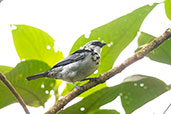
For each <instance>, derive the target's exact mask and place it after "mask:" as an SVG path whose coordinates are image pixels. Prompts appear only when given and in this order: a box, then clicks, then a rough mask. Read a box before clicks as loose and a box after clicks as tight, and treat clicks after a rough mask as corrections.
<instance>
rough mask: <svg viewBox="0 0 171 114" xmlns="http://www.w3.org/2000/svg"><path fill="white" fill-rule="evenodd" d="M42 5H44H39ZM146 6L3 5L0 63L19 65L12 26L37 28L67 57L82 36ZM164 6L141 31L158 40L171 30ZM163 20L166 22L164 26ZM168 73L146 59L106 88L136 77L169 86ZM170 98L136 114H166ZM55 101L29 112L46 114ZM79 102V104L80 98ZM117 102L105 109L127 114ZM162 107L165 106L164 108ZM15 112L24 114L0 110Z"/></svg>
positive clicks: (129, 50)
mask: <svg viewBox="0 0 171 114" xmlns="http://www.w3.org/2000/svg"><path fill="white" fill-rule="evenodd" d="M40 2H41V3H42V4H40ZM153 2H157V1H156V0H155V1H150V4H151V3H153ZM147 3H149V1H148V0H146V1H141V0H131V1H124V0H123V1H122V0H121V1H113V0H109V1H108V2H107V1H105V0H103V1H98V0H94V1H91V0H90V1H83V2H80V1H79V0H73V1H69V0H64V1H62V2H59V1H57V2H56V1H55V0H53V1H51V2H49V1H39V0H37V1H31V0H30V1H22V0H16V1H10V0H6V1H3V2H2V3H1V4H0V6H1V7H0V17H2V18H1V22H0V25H1V26H0V31H4V32H1V34H0V35H1V36H0V46H1V47H0V51H1V55H2V56H1V58H0V63H1V64H3V65H10V66H13V67H14V66H15V65H16V64H17V63H18V62H19V61H20V60H19V58H18V56H17V54H16V52H15V48H14V46H13V41H12V36H11V31H10V30H9V29H10V28H9V24H11V23H15V24H23V23H24V24H28V25H31V26H35V27H37V28H41V29H42V30H44V31H46V32H47V33H49V34H50V35H51V36H52V37H53V38H54V39H55V41H56V42H55V44H56V45H55V49H58V48H60V50H62V52H64V56H67V54H68V52H69V50H70V48H71V46H72V45H73V43H74V42H75V40H76V39H77V38H78V37H80V36H81V35H82V34H83V33H85V34H86V35H88V34H89V31H90V30H91V29H94V28H96V27H98V26H100V25H103V24H105V23H108V22H109V21H112V20H113V19H115V18H117V17H120V16H122V15H125V14H127V13H129V12H131V11H132V10H135V9H136V8H139V7H141V6H143V5H146V4H147ZM163 6H164V4H161V5H158V6H157V7H156V8H155V11H152V12H151V14H150V15H149V16H148V17H147V19H146V20H145V21H144V23H143V25H142V27H141V29H140V31H143V32H147V33H150V34H152V35H155V36H159V35H161V34H162V33H163V31H164V30H165V29H166V28H169V27H170V22H169V20H168V19H167V18H166V16H165V12H164V7H163ZM30 7H31V8H30ZM37 7H39V8H37ZM106 12H107V13H106ZM159 17H160V18H159ZM154 20H155V21H154ZM161 20H163V21H162V22H161ZM161 23H162V24H161ZM64 41H67V42H64ZM136 47H137V42H136V41H134V42H132V43H131V44H130V46H129V47H128V48H127V49H126V50H124V51H123V52H122V53H121V55H120V56H119V58H118V60H117V61H116V63H115V65H117V64H119V63H121V62H122V61H123V60H125V59H126V58H127V57H129V56H131V55H132V54H133V53H134V50H132V49H136ZM9 55H13V57H12V58H11V56H9ZM125 55H126V56H125ZM147 64H148V66H147ZM159 64H160V65H159ZM135 68H136V70H135ZM151 68H153V69H151ZM169 69H170V67H169V66H167V65H165V64H161V63H156V62H154V61H150V60H149V59H148V58H144V59H143V60H141V61H138V62H137V63H135V64H134V65H132V66H130V67H129V68H127V69H126V70H125V71H123V72H122V74H120V75H119V76H116V77H114V78H113V79H111V80H109V81H108V82H107V84H108V85H109V86H112V85H116V84H118V83H120V82H122V80H123V79H124V78H125V77H126V76H128V75H132V74H136V73H142V74H147V75H155V76H156V77H157V78H159V79H161V80H163V81H164V82H166V83H167V84H170V78H169V76H167V74H168V72H169ZM161 70H162V72H161ZM170 95H171V93H170V92H168V93H166V94H164V95H162V96H161V97H159V98H157V99H155V100H154V101H153V102H150V103H148V104H146V106H143V107H142V108H140V109H139V110H137V111H135V112H134V113H135V114H140V113H141V112H144V111H145V112H149V114H150V113H154V112H156V113H160V112H163V110H164V109H165V108H166V107H167V106H168V104H169V103H170V101H169V100H168V99H169V98H170ZM53 100H54V98H52V99H50V101H49V102H48V103H47V104H46V105H45V109H43V108H42V107H40V108H36V109H35V108H32V107H29V109H31V110H32V111H33V112H36V111H40V110H41V111H42V112H44V111H45V110H47V109H48V108H49V107H50V106H52V105H53ZM76 100H79V98H78V99H76ZM76 100H75V101H76ZM75 101H74V102H75ZM118 102H119V99H118V101H115V102H112V103H110V104H108V105H107V106H104V107H105V108H106V107H109V106H112V105H115V106H116V107H115V108H116V109H117V110H118V111H120V112H121V113H122V112H124V111H123V109H122V108H121V105H120V104H119V105H116V104H118ZM159 102H160V103H159ZM162 102H163V103H162ZM72 103H73V102H71V103H70V104H72ZM157 104H158V105H157ZM160 104H163V105H162V106H163V107H162V108H161V106H160ZM16 108H17V109H19V110H17V111H19V112H22V109H21V108H20V106H19V105H18V104H12V105H10V106H8V107H6V108H3V109H1V110H0V112H2V113H3V112H8V111H9V109H10V110H11V112H13V111H14V110H15V109H16ZM12 109H13V111H12ZM20 109H21V110H20ZM156 109H157V110H156ZM15 112H16V110H15ZM16 113H17V112H16Z"/></svg>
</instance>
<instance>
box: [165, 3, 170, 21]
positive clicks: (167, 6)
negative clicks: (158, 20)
mask: <svg viewBox="0 0 171 114" xmlns="http://www.w3.org/2000/svg"><path fill="white" fill-rule="evenodd" d="M165 12H166V16H167V17H168V19H170V20H171V0H165Z"/></svg>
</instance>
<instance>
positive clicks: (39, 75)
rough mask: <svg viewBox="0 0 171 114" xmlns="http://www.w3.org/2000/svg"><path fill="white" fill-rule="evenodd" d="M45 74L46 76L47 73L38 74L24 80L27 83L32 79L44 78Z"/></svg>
mask: <svg viewBox="0 0 171 114" xmlns="http://www.w3.org/2000/svg"><path fill="white" fill-rule="evenodd" d="M47 74H48V72H43V73H40V74H36V75H33V76H29V77H27V78H26V79H27V80H28V81H30V80H34V79H38V78H43V77H46V76H47Z"/></svg>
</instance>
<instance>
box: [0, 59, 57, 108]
mask: <svg viewBox="0 0 171 114" xmlns="http://www.w3.org/2000/svg"><path fill="white" fill-rule="evenodd" d="M49 69H50V66H49V65H47V64H46V63H44V62H42V61H37V60H28V61H24V62H21V63H19V64H17V66H16V67H15V68H13V69H12V70H11V71H9V72H7V73H5V76H6V78H7V79H8V80H9V81H10V82H11V84H12V85H13V86H14V88H15V89H16V90H17V92H18V93H19V94H20V95H21V97H22V98H23V100H24V101H25V103H26V104H27V105H30V106H34V107H39V106H44V103H45V102H46V101H47V100H48V99H49V98H50V97H51V94H50V93H52V92H51V91H53V89H54V87H55V86H57V85H58V86H59V85H60V83H58V81H56V80H53V79H46V78H41V79H39V80H33V81H27V80H26V79H25V78H26V77H27V76H30V75H33V74H36V73H40V72H43V71H46V70H49ZM0 91H1V92H0V108H2V107H5V106H7V105H9V104H12V103H14V102H17V100H16V99H15V97H14V96H13V94H12V93H11V92H10V90H9V89H8V88H7V87H6V86H5V85H4V84H3V83H2V82H0ZM55 94H58V93H55Z"/></svg>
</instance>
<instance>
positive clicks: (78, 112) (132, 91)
mask: <svg viewBox="0 0 171 114" xmlns="http://www.w3.org/2000/svg"><path fill="white" fill-rule="evenodd" d="M168 90H169V87H168V86H167V85H166V84H165V83H164V82H162V81H161V80H159V79H157V78H154V77H149V76H144V75H133V76H130V77H128V78H126V79H125V80H124V82H123V83H121V84H119V85H116V86H113V87H105V88H103V89H101V90H98V91H96V92H94V93H92V94H91V95H89V96H87V97H85V98H83V99H82V100H81V101H79V102H78V103H76V104H74V105H72V106H70V107H68V108H66V109H65V110H63V111H61V112H60V113H59V114H87V113H89V112H92V111H95V110H96V109H99V108H100V107H101V106H103V105H105V104H107V103H109V102H111V101H113V100H114V99H115V98H116V97H117V96H121V101H122V105H123V107H124V109H125V111H126V113H127V114H130V113H131V112H133V111H134V110H136V109H137V108H139V107H140V106H142V105H144V104H145V103H147V102H149V101H150V100H152V99H154V98H156V97H157V96H159V95H161V94H162V93H164V92H166V91H168ZM82 109H84V110H82Z"/></svg>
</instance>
